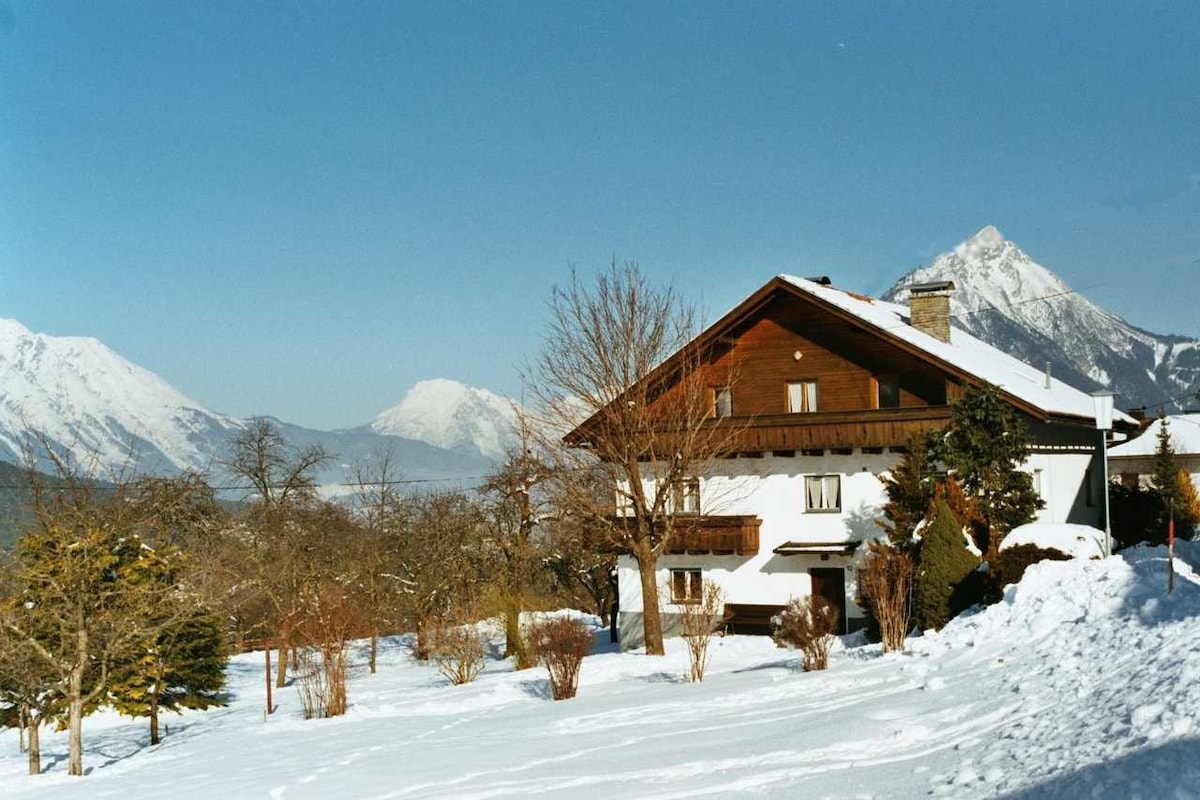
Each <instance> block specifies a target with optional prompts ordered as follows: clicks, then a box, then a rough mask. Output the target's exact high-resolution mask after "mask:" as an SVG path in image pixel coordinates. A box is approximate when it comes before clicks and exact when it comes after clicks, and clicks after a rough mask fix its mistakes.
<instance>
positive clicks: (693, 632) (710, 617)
mask: <svg viewBox="0 0 1200 800" xmlns="http://www.w3.org/2000/svg"><path fill="white" fill-rule="evenodd" d="M667 596H669V595H667ZM724 622H725V597H724V595H723V594H722V593H721V587H720V586H718V585H717V584H715V583H712V582H709V581H706V582H705V583H704V590H703V592H701V596H700V602H698V603H688V604H686V605H684V606H683V611H682V612H680V615H679V623H680V628H681V633H682V635H683V640H684V641H685V642H687V647H688V667H689V670H688V680H690V681H693V682H696V681H702V680H704V668H705V667H706V666H707V665H708V643H709V642H710V641H712V635H713V634H714V633H715V632H716V631H717V629H718V628H720V627H721V625H722V624H724Z"/></svg>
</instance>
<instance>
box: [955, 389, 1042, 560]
mask: <svg viewBox="0 0 1200 800" xmlns="http://www.w3.org/2000/svg"><path fill="white" fill-rule="evenodd" d="M936 455H937V456H938V458H939V459H940V460H941V461H942V463H944V464H945V465H946V468H947V469H948V470H950V471H951V472H952V473H953V474H954V476H955V478H957V479H958V481H959V482H960V483H961V484H962V486H963V489H964V490H965V491H966V493H967V495H968V496H970V497H971V498H973V499H974V501H975V506H976V509H977V510H978V512H979V515H980V517H981V518H982V519H983V522H984V524H985V525H986V535H987V542H986V543H985V544H986V545H987V547H986V552H987V553H988V554H989V555H995V553H996V552H998V550H999V547H1000V542H1001V541H1002V540H1003V538H1004V536H1005V534H1007V533H1008V532H1009V531H1011V530H1012V529H1013V528H1015V527H1017V526H1018V525H1024V524H1025V523H1027V522H1032V521H1033V519H1034V516H1035V515H1036V513H1037V510H1038V509H1040V508H1042V507H1043V506H1044V505H1045V503H1044V502H1042V499H1041V498H1040V497H1038V494H1037V492H1036V491H1035V490H1034V488H1033V477H1032V476H1031V475H1030V474H1029V473H1027V472H1022V471H1021V470H1020V469H1018V467H1019V466H1020V465H1021V464H1023V463H1024V462H1025V460H1026V458H1027V457H1028V455H1029V433H1028V431H1027V430H1026V428H1025V424H1024V423H1023V422H1022V421H1021V419H1020V417H1019V416H1017V413H1016V412H1015V411H1014V410H1013V409H1012V407H1011V406H1009V405H1008V403H1006V402H1005V401H1004V399H1003V398H1002V397H1001V396H1000V392H999V391H998V390H997V389H996V387H994V386H988V385H985V386H980V387H971V388H969V389H967V391H966V393H965V394H964V395H963V397H962V398H961V399H960V400H959V401H958V402H956V403H955V404H954V406H953V410H952V418H951V423H950V427H949V429H948V430H947V431H946V434H945V436H944V437H943V438H942V439H941V440H940V441H939V442H938V446H937V452H936Z"/></svg>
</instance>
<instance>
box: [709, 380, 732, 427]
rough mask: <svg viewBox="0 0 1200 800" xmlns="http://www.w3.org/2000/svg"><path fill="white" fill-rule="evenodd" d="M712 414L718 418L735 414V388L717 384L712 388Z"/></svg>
mask: <svg viewBox="0 0 1200 800" xmlns="http://www.w3.org/2000/svg"><path fill="white" fill-rule="evenodd" d="M712 397H713V404H712V416H714V417H716V418H717V419H724V418H725V417H732V416H733V390H731V389H730V388H729V387H728V386H716V387H713V389H712Z"/></svg>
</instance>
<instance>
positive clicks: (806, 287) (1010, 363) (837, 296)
mask: <svg viewBox="0 0 1200 800" xmlns="http://www.w3.org/2000/svg"><path fill="white" fill-rule="evenodd" d="M779 278H780V279H781V280H783V281H786V282H787V283H788V284H790V285H791V286H793V287H795V288H797V289H799V290H801V291H803V292H804V293H806V294H809V295H812V296H813V297H816V298H818V299H820V300H823V301H824V302H826V303H828V304H830V305H833V306H836V307H838V308H840V309H841V310H843V311H846V312H849V313H850V314H853V315H854V316H855V317H857V318H858V319H860V320H862V321H863V322H865V323H866V324H868V325H870V326H872V327H874V328H877V329H878V330H880V331H882V332H885V333H887V334H888V335H890V336H894V337H896V338H897V339H900V340H902V341H904V342H906V343H908V344H910V345H913V346H914V347H917V348H918V349H920V350H922V351H924V352H925V353H927V354H929V355H930V356H933V357H934V358H936V359H938V360H940V361H943V362H945V363H947V364H949V365H951V366H953V367H956V368H958V369H960V370H962V371H963V372H966V373H968V374H970V375H973V376H975V377H976V378H979V379H981V380H983V381H986V382H988V383H991V384H995V385H996V386H998V387H1000V388H1001V389H1003V390H1004V391H1006V392H1008V393H1009V394H1010V395H1012V396H1013V397H1016V398H1018V399H1020V400H1022V401H1024V402H1026V403H1028V404H1029V405H1031V406H1034V407H1036V408H1039V409H1042V410H1043V411H1045V412H1046V413H1048V414H1058V415H1066V416H1072V417H1082V418H1085V419H1093V418H1094V416H1095V406H1094V401H1093V400H1092V396H1091V395H1089V394H1087V393H1086V392H1082V391H1080V390H1079V389H1076V388H1075V387H1073V386H1070V385H1068V384H1066V383H1063V382H1062V381H1060V380H1058V379H1057V378H1053V377H1052V378H1051V379H1050V388H1046V373H1045V372H1043V371H1042V370H1039V369H1036V368H1034V367H1031V366H1030V365H1029V364H1026V363H1025V362H1023V361H1020V360H1018V359H1016V358H1013V357H1012V356H1010V355H1008V354H1007V353H1005V352H1004V351H1002V350H998V349H996V348H995V347H993V346H992V345H990V344H988V343H986V342H984V341H982V340H980V339H976V338H975V337H974V336H972V335H971V334H969V333H967V332H966V331H964V330H962V329H961V328H954V329H953V332H952V333H951V335H950V341H949V342H943V341H942V340H941V339H938V338H935V337H933V336H930V335H929V334H928V333H925V332H924V331H922V330H919V329H917V328H914V327H913V326H912V325H911V324H910V322H909V310H908V308H907V307H906V306H902V305H896V304H894V303H885V302H883V301H882V300H873V299H871V298H867V297H863V296H861V295H854V294H849V293H847V292H845V291H842V290H841V289H835V288H833V287H831V286H822V285H821V284H818V283H814V282H812V281H809V280H805V279H804V278H797V277H795V276H793V275H780V276H779ZM1113 419H1114V420H1120V421H1123V422H1126V423H1129V424H1134V420H1133V418H1132V417H1130V416H1128V415H1127V414H1124V413H1123V412H1121V411H1115V410H1114V412H1113Z"/></svg>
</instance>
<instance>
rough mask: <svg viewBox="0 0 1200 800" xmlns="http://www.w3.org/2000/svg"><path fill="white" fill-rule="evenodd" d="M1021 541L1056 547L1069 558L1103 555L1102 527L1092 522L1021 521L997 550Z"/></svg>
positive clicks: (1050, 547)
mask: <svg viewBox="0 0 1200 800" xmlns="http://www.w3.org/2000/svg"><path fill="white" fill-rule="evenodd" d="M1023 544H1031V545H1034V546H1035V547H1040V548H1042V549H1053V550H1057V551H1058V552H1060V553H1062V554H1063V555H1067V556H1070V557H1071V558H1103V557H1104V531H1101V530H1097V529H1096V528H1093V527H1092V526H1091V525H1075V524H1073V523H1069V522H1033V523H1030V524H1029V525H1021V526H1020V527H1017V528H1013V529H1012V530H1011V531H1009V533H1008V535H1007V536H1005V537H1004V542H1003V543H1002V544H1001V545H1000V550H1001V551H1004V550H1007V549H1009V548H1012V547H1017V546H1018V545H1023Z"/></svg>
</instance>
